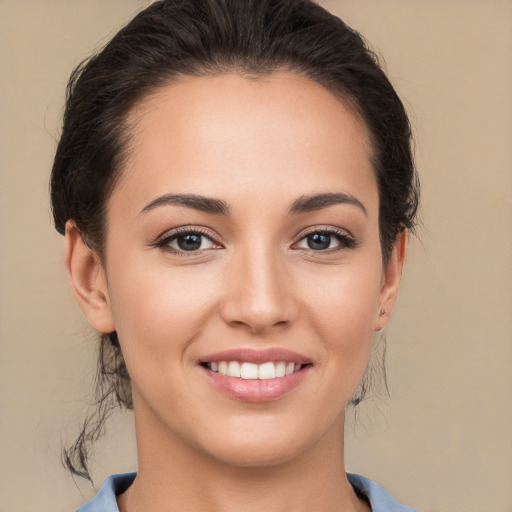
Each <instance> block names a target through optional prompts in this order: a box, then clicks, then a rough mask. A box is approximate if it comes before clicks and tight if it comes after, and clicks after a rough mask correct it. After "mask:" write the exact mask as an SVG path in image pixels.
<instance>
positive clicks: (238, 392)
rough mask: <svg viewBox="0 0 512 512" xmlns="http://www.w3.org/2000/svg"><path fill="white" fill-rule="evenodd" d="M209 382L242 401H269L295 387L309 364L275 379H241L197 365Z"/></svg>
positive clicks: (303, 376) (308, 368) (307, 371)
mask: <svg viewBox="0 0 512 512" xmlns="http://www.w3.org/2000/svg"><path fill="white" fill-rule="evenodd" d="M199 368H200V369H201V370H203V371H204V372H205V374H206V376H207V377H208V379H209V380H210V382H211V383H212V384H213V385H214V386H215V387H216V388H217V389H218V390H219V391H221V392H222V393H224V394H226V395H228V396H229V397H231V398H236V399H237V400H241V401H244V402H271V401H273V400H277V399H279V398H281V397H282V396H283V395H285V394H286V393H289V392H290V391H291V390H292V389H294V388H296V387H297V386H298V385H299V384H300V383H301V382H302V380H303V379H304V378H305V377H306V375H307V374H308V373H309V370H310V368H311V367H310V366H303V367H302V368H301V369H300V370H299V371H298V372H294V373H292V374H291V375H287V376H286V377H276V378H275V379H242V378H238V377H228V376H227V375H223V374H222V373H219V372H214V371H212V370H209V369H208V368H205V367H203V366H199Z"/></svg>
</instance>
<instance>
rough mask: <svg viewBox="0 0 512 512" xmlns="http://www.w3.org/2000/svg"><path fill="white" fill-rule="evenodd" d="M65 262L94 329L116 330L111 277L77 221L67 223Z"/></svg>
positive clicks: (83, 308)
mask: <svg viewBox="0 0 512 512" xmlns="http://www.w3.org/2000/svg"><path fill="white" fill-rule="evenodd" d="M65 237H66V239H65V246H64V261H65V265H66V272H67V274H68V278H69V281H70V283H71V288H72V290H73V294H74V295H75V299H76V300H77V302H78V304H79V305H80V307H81V308H82V311H83V312H84V314H85V316H86V317H87V320H88V321H89V323H90V324H91V326H92V327H94V329H96V330H97V331H100V332H103V333H109V332H112V331H114V330H115V327H114V321H113V318H112V310H111V307H110V299H109V294H108V289H107V280H106V277H105V272H104V269H103V265H102V264H101V260H100V257H99V255H98V253H96V252H95V251H93V250H92V249H91V248H90V247H89V246H88V245H87V244H86V242H85V241H84V239H83V237H82V234H81V233H80V231H79V230H78V228H77V227H76V225H75V223H74V222H73V221H68V222H67V223H66V232H65Z"/></svg>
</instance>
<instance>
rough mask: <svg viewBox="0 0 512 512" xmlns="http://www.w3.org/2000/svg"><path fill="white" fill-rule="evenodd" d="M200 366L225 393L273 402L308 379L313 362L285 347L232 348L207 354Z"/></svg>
mask: <svg viewBox="0 0 512 512" xmlns="http://www.w3.org/2000/svg"><path fill="white" fill-rule="evenodd" d="M199 363H200V364H199V365H198V368H200V369H201V370H202V371H203V372H204V373H203V375H204V376H205V377H206V378H207V382H209V383H210V384H211V385H213V387H214V388H215V389H216V390H217V391H220V392H221V393H222V394H224V395H227V396H228V397H230V398H232V399H233V398H234V399H236V400H238V401H243V402H252V403H258V402H260V403H261V402H271V401H274V400H278V399H280V398H281V397H284V396H285V395H287V394H288V393H290V392H291V391H293V390H294V389H295V388H297V387H298V386H300V384H301V383H302V382H303V381H304V379H308V375H310V374H311V370H312V368H313V361H312V360H311V359H310V358H309V357H306V356H303V355H301V354H298V353H297V352H294V351H291V350H287V349H283V348H269V349H265V350H261V349H259V350H254V349H249V348H240V349H231V350H226V351H223V352H216V353H215V354H209V355H206V356H205V357H204V358H202V360H201V361H199Z"/></svg>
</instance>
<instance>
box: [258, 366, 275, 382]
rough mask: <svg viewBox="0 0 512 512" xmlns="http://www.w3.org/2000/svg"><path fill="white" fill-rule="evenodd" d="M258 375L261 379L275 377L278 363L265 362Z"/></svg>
mask: <svg viewBox="0 0 512 512" xmlns="http://www.w3.org/2000/svg"><path fill="white" fill-rule="evenodd" d="M258 377H259V378H260V379H275V378H276V365H275V364H274V363H263V364H260V366H259V368H258Z"/></svg>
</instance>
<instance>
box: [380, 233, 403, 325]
mask: <svg viewBox="0 0 512 512" xmlns="http://www.w3.org/2000/svg"><path fill="white" fill-rule="evenodd" d="M407 243H408V231H407V230H406V229H404V230H403V231H401V232H399V233H398V234H397V236H396V239H395V242H394V243H393V249H392V251H391V255H390V258H389V260H388V261H387V263H386V265H385V267H384V271H383V274H382V286H381V292H380V300H379V309H378V315H377V319H376V321H375V331H381V330H382V329H383V328H384V327H385V326H386V324H387V322H388V321H389V317H390V316H391V312H392V310H393V307H394V305H395V302H396V298H397V295H398V287H399V285H400V278H401V277H402V269H403V267H404V263H405V257H406V255H407Z"/></svg>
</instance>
